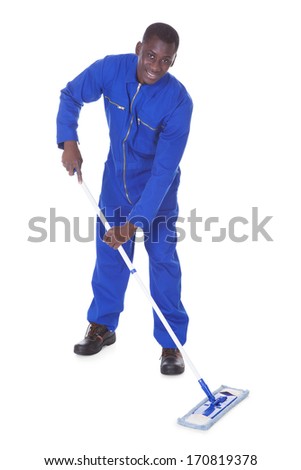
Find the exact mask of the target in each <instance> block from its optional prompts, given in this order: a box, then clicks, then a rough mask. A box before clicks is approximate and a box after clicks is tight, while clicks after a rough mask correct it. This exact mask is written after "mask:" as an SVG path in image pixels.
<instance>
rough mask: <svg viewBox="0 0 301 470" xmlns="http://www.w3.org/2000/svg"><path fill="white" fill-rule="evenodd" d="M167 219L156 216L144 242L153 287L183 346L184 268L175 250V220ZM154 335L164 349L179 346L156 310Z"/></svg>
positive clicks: (160, 305) (151, 287)
mask: <svg viewBox="0 0 301 470" xmlns="http://www.w3.org/2000/svg"><path fill="white" fill-rule="evenodd" d="M166 220H167V218H166V217H157V218H156V220H155V221H154V223H153V224H152V226H151V231H150V233H149V234H148V235H149V237H148V239H147V240H146V241H145V247H146V250H147V252H148V255H149V273H150V290H151V295H152V297H153V298H154V300H155V301H156V303H157V304H158V307H159V308H160V310H161V312H162V313H163V315H164V317H165V318H166V320H167V321H168V323H169V325H170V326H171V328H172V330H173V331H174V333H175V334H176V336H177V338H178V339H179V341H180V343H181V344H182V345H183V344H184V343H185V341H186V336H187V327H188V321H189V319H188V315H187V313H186V310H185V308H184V306H183V304H182V301H181V267H180V262H179V258H178V254H177V251H176V243H177V239H176V238H177V237H176V230H175V227H174V223H172V224H171V223H167V222H166ZM170 220H171V219H169V221H170ZM174 221H175V219H174ZM154 337H155V338H156V340H157V341H158V343H159V344H160V345H161V346H162V347H164V348H175V347H176V345H175V343H174V342H173V340H172V339H171V337H170V335H169V334H168V332H167V331H166V329H165V327H164V325H163V324H162V322H161V320H160V319H159V317H158V316H157V314H156V313H155V312H154Z"/></svg>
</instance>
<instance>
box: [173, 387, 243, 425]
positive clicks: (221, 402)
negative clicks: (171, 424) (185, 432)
mask: <svg viewBox="0 0 301 470" xmlns="http://www.w3.org/2000/svg"><path fill="white" fill-rule="evenodd" d="M248 394H249V390H240V389H237V388H230V387H227V386H226V385H221V386H220V387H219V388H218V389H217V390H215V392H213V394H212V395H211V396H213V397H214V400H213V398H212V399H209V398H205V399H204V400H203V401H201V402H200V403H199V404H198V405H196V406H195V407H194V408H192V410H190V411H189V412H188V413H187V414H186V415H184V416H183V417H182V418H178V423H179V424H182V425H183V426H187V427H190V428H194V429H202V430H207V429H209V428H210V427H211V426H212V425H213V424H214V423H215V422H216V421H217V420H219V419H220V418H221V417H222V416H223V415H224V414H225V413H227V412H228V411H229V410H230V409H231V408H233V407H234V406H236V405H237V404H238V403H240V402H241V401H242V400H243V399H244V398H246V397H247V396H248Z"/></svg>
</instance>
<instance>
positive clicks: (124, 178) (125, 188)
mask: <svg viewBox="0 0 301 470" xmlns="http://www.w3.org/2000/svg"><path fill="white" fill-rule="evenodd" d="M140 88H141V83H138V87H137V90H136V93H135V94H134V96H133V98H132V101H131V105H130V113H131V112H132V107H133V103H134V101H135V98H136V96H137V95H138V92H139V90H140ZM133 121H134V115H132V117H131V120H130V124H129V127H128V130H127V133H126V135H125V138H124V139H123V142H122V149H123V186H124V191H125V195H126V198H127V200H128V201H129V203H130V204H133V203H132V201H131V199H130V196H129V193H128V189H127V185H126V151H125V143H126V141H127V139H128V136H129V135H130V132H131V128H132V125H133Z"/></svg>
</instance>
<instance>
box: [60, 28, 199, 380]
mask: <svg viewBox="0 0 301 470" xmlns="http://www.w3.org/2000/svg"><path fill="white" fill-rule="evenodd" d="M178 46H179V36H178V33H177V32H176V30H175V29H174V28H172V27H171V26H169V25H167V24H164V23H154V24H152V25H150V26H149V27H148V28H147V29H146V31H145V33H144V35H143V39H142V42H140V41H139V42H138V43H137V45H136V50H135V54H122V55H109V56H106V57H104V58H103V59H101V60H98V61H96V62H95V63H93V64H92V65H91V66H89V67H88V68H87V69H86V70H84V71H83V72H82V73H81V74H80V75H79V76H77V77H76V78H75V79H74V80H73V81H71V82H69V83H68V84H67V86H66V88H64V89H63V90H62V91H61V101H60V107H59V112H58V116H57V129H58V131H57V142H58V146H59V148H61V149H63V154H62V163H63V165H64V167H65V168H66V170H67V171H68V173H69V175H73V174H74V173H75V172H76V173H77V177H78V180H79V182H81V181H82V173H81V166H82V161H83V160H82V156H81V153H80V150H79V148H78V143H77V142H78V136H77V131H76V129H77V124H78V118H79V113H80V110H81V107H82V106H83V104H84V103H89V102H92V101H96V100H98V99H99V98H100V97H101V96H103V100H104V107H105V113H106V117H107V122H108V126H109V131H110V149H109V154H108V158H107V161H106V163H105V169H104V173H103V181H102V190H101V194H100V199H99V206H100V207H101V208H102V210H103V211H104V213H105V215H106V217H107V218H108V220H109V222H110V224H111V226H112V228H111V229H110V230H109V231H108V232H107V233H104V228H103V227H102V225H101V223H100V222H99V221H98V222H97V235H98V236H97V237H96V238H97V247H96V248H97V257H96V264H95V270H94V273H93V278H92V287H93V294H94V298H93V300H92V303H91V305H90V307H89V310H88V321H89V326H88V330H87V332H86V336H85V338H84V340H83V341H81V342H80V343H78V344H76V345H75V347H74V352H75V353H76V354H81V355H91V354H96V353H98V352H99V351H100V350H101V349H102V347H103V346H108V345H110V344H113V343H114V342H115V340H116V334H115V330H116V328H117V326H118V321H119V316H120V313H121V312H122V311H123V305H124V304H123V302H124V295H125V291H126V288H127V283H128V279H129V274H130V273H129V270H128V268H127V267H126V265H125V263H124V261H123V260H122V258H121V256H120V254H119V253H118V252H117V251H116V250H117V249H118V247H119V246H120V245H121V244H123V247H124V249H125V251H126V253H127V254H128V256H129V257H130V258H131V259H133V253H134V238H135V232H136V230H137V228H138V227H140V228H142V229H143V231H144V235H145V240H144V243H145V248H146V250H147V253H148V256H149V273H150V290H151V295H152V296H153V298H154V299H155V301H156V303H157V304H158V306H159V308H160V310H161V311H162V313H163V315H164V316H165V317H166V319H167V321H168V322H169V324H170V326H171V328H172V329H173V330H174V332H175V334H176V336H177V337H178V339H179V341H180V342H181V344H184V343H185V341H186V335H187V326H188V315H187V313H186V311H185V309H184V306H183V304H182V302H181V270H180V264H179V260H178V256H177V252H176V238H177V237H176V228H175V222H176V219H177V216H178V204H177V189H178V186H179V181H180V169H179V163H180V160H181V158H182V155H183V152H184V149H185V146H186V143H187V138H188V135H189V129H190V120H191V114H192V101H191V98H190V96H189V94H188V93H187V91H186V89H185V88H184V86H183V85H182V84H181V83H180V82H179V81H178V80H177V79H176V78H175V77H173V76H172V75H171V74H170V73H169V72H168V70H169V68H170V67H172V66H173V64H174V62H175V59H176V55H177V50H178ZM134 334H139V333H138V332H135V333H134ZM154 337H155V338H156V340H157V341H158V343H159V344H160V345H161V347H162V356H161V363H160V370H161V373H162V374H167V375H175V374H180V373H182V372H183V371H184V369H185V364H184V361H183V358H182V355H181V353H180V351H179V350H178V349H177V348H176V345H175V344H174V342H173V341H172V339H171V338H170V336H169V334H168V333H167V331H166V330H165V328H164V326H163V324H162V323H161V321H160V319H159V318H158V317H157V315H156V314H155V312H154Z"/></svg>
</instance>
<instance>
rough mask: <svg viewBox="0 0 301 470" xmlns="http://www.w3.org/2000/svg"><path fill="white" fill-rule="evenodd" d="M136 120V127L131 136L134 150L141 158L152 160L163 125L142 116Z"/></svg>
mask: <svg viewBox="0 0 301 470" xmlns="http://www.w3.org/2000/svg"><path fill="white" fill-rule="evenodd" d="M136 119H137V120H136V124H137V126H136V129H135V133H134V135H133V147H134V150H135V152H137V153H138V154H139V155H140V156H141V157H143V158H153V157H154V155H155V153H156V147H157V143H158V140H159V136H160V133H161V132H162V130H163V125H162V124H161V123H159V124H158V123H154V122H153V121H151V120H150V119H148V118H147V117H143V116H138V117H137V118H136Z"/></svg>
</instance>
